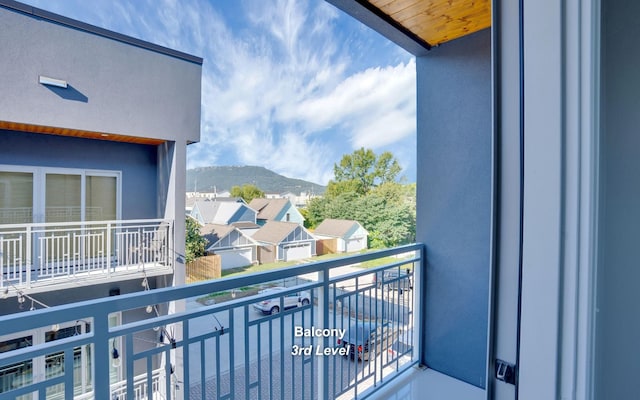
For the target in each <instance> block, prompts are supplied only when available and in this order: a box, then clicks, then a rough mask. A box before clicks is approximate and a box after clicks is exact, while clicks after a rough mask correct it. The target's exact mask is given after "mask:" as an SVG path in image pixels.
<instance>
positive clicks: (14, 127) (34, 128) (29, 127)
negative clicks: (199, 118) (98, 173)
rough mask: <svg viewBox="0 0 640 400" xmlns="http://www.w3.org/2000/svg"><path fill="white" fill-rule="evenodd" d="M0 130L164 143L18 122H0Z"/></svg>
mask: <svg viewBox="0 0 640 400" xmlns="http://www.w3.org/2000/svg"><path fill="white" fill-rule="evenodd" d="M0 129H6V130H9V131H20V132H31V133H43V134H47V135H58V136H72V137H79V138H85V139H98V140H109V141H112V142H125V143H136V144H146V145H152V146H157V145H159V144H162V143H164V142H165V141H164V140H162V139H152V138H144V137H136V136H127V135H118V134H113V133H104V132H92V131H83V130H78V129H69V128H58V127H52V126H44V125H33V124H23V123H19V122H9V121H0Z"/></svg>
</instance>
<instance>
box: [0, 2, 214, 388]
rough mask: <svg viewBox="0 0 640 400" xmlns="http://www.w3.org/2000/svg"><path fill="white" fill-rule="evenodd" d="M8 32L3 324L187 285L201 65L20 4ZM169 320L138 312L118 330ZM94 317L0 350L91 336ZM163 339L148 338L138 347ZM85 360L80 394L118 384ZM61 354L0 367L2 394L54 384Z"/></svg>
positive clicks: (5, 26) (13, 8) (161, 309)
mask: <svg viewBox="0 0 640 400" xmlns="http://www.w3.org/2000/svg"><path fill="white" fill-rule="evenodd" d="M0 26H2V29H1V30H2V34H1V35H0V36H1V38H0V43H1V44H0V47H1V48H2V54H3V56H2V57H1V58H0V70H2V75H1V76H0V83H1V86H2V96H1V97H0V291H2V293H3V299H2V300H0V315H3V316H6V315H8V314H12V313H22V312H29V310H35V309H39V308H42V307H49V306H56V305H60V304H66V303H72V302H78V301H83V300H92V299H98V298H104V297H109V296H122V295H125V294H127V293H132V292H138V291H143V290H148V289H153V288H161V287H166V286H172V285H174V284H176V285H179V284H183V283H184V280H185V277H184V256H183V255H184V246H185V244H184V242H185V241H184V234H185V227H184V209H185V204H184V195H183V193H185V165H186V147H187V145H188V144H190V143H194V142H197V141H198V140H199V138H200V84H201V69H202V59H201V58H199V57H195V56H192V55H189V54H185V53H182V52H179V51H176V50H172V49H168V48H165V47H161V46H158V45H155V44H152V43H148V42H145V41H142V40H138V39H135V38H132V37H128V36H124V35H121V34H119V33H116V32H111V31H107V30H105V29H102V28H98V27H95V26H91V25H88V24H85V23H83V22H79V21H75V20H71V19H69V18H66V17H62V16H59V15H55V14H53V13H50V12H47V11H44V10H40V9H38V8H35V7H31V6H28V5H25V4H21V3H18V2H14V1H10V0H1V1H0ZM160 83H161V84H160ZM145 311H148V312H145ZM166 312H167V307H166V305H165V306H154V307H151V308H150V309H149V310H145V308H144V307H143V308H141V309H132V310H128V311H122V312H118V313H114V314H113V315H112V316H111V317H110V320H109V323H110V324H111V325H113V326H115V325H119V324H120V323H123V322H127V321H135V320H139V319H145V318H149V317H150V316H155V315H156V314H162V313H166ZM90 317H91V316H87V319H83V320H77V321H69V322H65V323H61V324H59V325H56V326H55V327H54V328H50V329H40V330H34V331H28V332H22V333H15V334H12V335H10V336H1V337H0V342H2V343H4V344H7V343H12V345H11V346H9V347H12V346H13V347H18V348H20V347H22V346H28V345H31V344H34V345H35V344H41V343H45V342H49V341H51V340H57V339H62V338H64V337H67V336H70V335H73V334H78V333H84V332H86V331H88V330H91V331H93V327H94V322H93V321H92V320H91V318H90ZM157 340H158V338H157V332H154V331H152V330H149V331H147V332H144V333H141V335H140V340H136V341H135V343H134V344H133V346H134V347H135V349H143V348H146V347H149V346H152V347H153V346H154V345H153V343H154V342H155V343H157ZM112 345H113V347H114V349H115V348H119V349H121V350H122V349H123V347H122V346H124V343H122V342H120V341H119V340H115V339H114V341H113V343H112ZM3 348H4V349H6V347H3ZM0 351H4V350H0ZM88 351H89V348H88V347H86V348H85V346H83V347H78V348H76V349H75V350H74V360H73V361H71V363H72V364H73V365H74V368H73V369H74V370H75V371H77V373H78V374H80V375H81V376H82V379H79V380H76V381H75V383H74V385H75V387H74V388H75V393H76V395H79V394H85V395H86V396H89V395H88V393H89V392H90V391H91V390H92V389H91V382H90V380H91V379H92V377H93V376H96V375H98V374H101V373H102V374H110V376H111V380H112V382H115V381H118V380H119V379H121V377H122V371H121V368H118V367H112V368H111V369H110V370H107V369H106V368H104V366H102V365H101V366H97V365H93V366H92V365H90V364H91V362H90V360H91V357H89V355H88V354H86V353H87V352H88ZM64 357H65V355H64V354H63V353H55V354H53V353H52V354H50V355H46V356H42V357H38V358H37V359H34V360H33V361H32V362H30V363H26V364H23V363H20V364H19V365H17V364H16V365H14V366H13V367H12V366H9V367H5V368H3V369H2V371H0V392H2V391H3V390H4V388H6V387H8V386H7V385H9V386H11V385H13V383H12V382H14V383H15V379H16V376H17V375H16V374H20V378H21V379H24V380H25V381H27V380H29V381H37V380H41V379H43V377H44V376H45V370H46V374H47V376H49V373H50V368H53V367H52V365H53V364H52V363H57V364H56V365H61V364H60V363H61V362H63V360H64ZM159 363H160V358H159V357H155V358H154V359H153V366H154V367H158V366H159ZM63 364H64V362H63ZM105 366H106V364H105ZM93 367H95V368H93ZM59 386H60V385H58V386H57V387H56V388H58V389H59ZM14 387H15V386H14ZM56 388H53V389H47V395H48V396H49V395H53V394H55V393H57V391H58V389H56ZM98 397H100V396H98ZM87 398H88V397H87Z"/></svg>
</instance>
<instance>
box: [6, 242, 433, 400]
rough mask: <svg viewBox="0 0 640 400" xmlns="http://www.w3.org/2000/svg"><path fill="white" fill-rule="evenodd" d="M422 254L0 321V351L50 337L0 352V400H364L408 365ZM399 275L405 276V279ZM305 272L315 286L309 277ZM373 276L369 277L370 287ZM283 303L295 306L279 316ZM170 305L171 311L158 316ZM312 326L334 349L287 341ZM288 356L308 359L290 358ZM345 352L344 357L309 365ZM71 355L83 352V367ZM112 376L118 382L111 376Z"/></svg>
mask: <svg viewBox="0 0 640 400" xmlns="http://www.w3.org/2000/svg"><path fill="white" fill-rule="evenodd" d="M422 252H423V246H422V245H420V244H415V245H408V246H403V247H399V248H394V249H387V250H382V251H378V252H372V253H366V254H361V255H356V256H348V257H344V258H340V259H332V260H327V261H321V262H313V263H308V264H302V265H298V266H295V267H290V268H285V269H281V270H275V271H269V272H263V273H259V274H251V275H244V276H239V277H235V278H224V279H219V280H214V281H209V282H202V283H198V284H192V285H187V286H181V287H173V288H164V289H156V290H152V291H145V292H139V293H133V294H126V295H122V296H116V297H111V298H105V299H96V300H94V301H90V302H83V303H76V304H69V305H64V306H58V307H52V308H48V309H39V310H34V311H28V312H21V313H18V314H12V315H7V316H3V317H0V322H1V323H0V341H2V343H3V344H8V343H17V342H15V340H16V338H21V337H24V336H25V335H28V334H29V332H32V331H36V330H38V329H39V330H42V331H47V338H49V339H48V340H47V341H44V340H43V341H42V343H31V342H29V343H27V344H26V345H24V346H22V347H21V346H18V345H16V346H14V347H17V348H15V350H9V349H8V347H7V348H6V350H5V351H4V352H1V353H0V383H3V384H2V385H0V400H2V399H13V398H16V397H17V396H22V395H27V396H26V397H25V398H30V394H31V393H40V395H41V397H44V395H45V394H47V393H49V395H52V393H55V394H56V395H59V396H60V398H67V399H71V398H74V396H75V398H84V397H92V396H93V397H95V398H111V397H112V395H113V394H114V393H115V392H114V390H116V388H117V390H118V394H117V395H118V396H120V397H119V398H127V399H143V398H148V397H150V396H149V392H153V396H152V397H153V398H161V399H173V398H186V399H211V398H217V399H244V398H251V399H253V398H265V399H266V398H296V399H324V398H340V399H350V398H366V397H369V396H373V395H375V393H376V392H377V391H379V390H380V389H381V388H385V387H387V386H389V385H390V384H393V382H394V379H396V378H397V377H401V376H403V373H405V372H407V371H412V370H413V368H412V367H413V366H415V365H416V364H417V362H418V355H419V351H418V348H419V345H418V343H419V340H418V339H419V337H420V332H419V327H420V323H419V320H418V317H419V315H420V313H419V312H416V305H417V304H419V299H420V288H419V287H418V286H416V287H413V284H412V283H411V282H412V280H413V282H419V276H420V273H421V270H422V268H421V265H422V260H423V256H422ZM396 257H399V258H396ZM378 259H384V261H385V262H386V263H385V264H384V265H382V266H379V267H375V268H369V269H366V268H359V269H358V268H353V269H352V270H351V271H350V272H349V273H347V274H342V275H338V276H335V275H334V274H332V273H331V272H332V270H335V269H339V268H340V267H344V266H347V265H354V264H357V263H359V262H364V261H368V260H378ZM407 268H409V273H404V272H403V271H405V270H406V269H407ZM384 271H394V272H395V274H385V273H384ZM401 271H402V273H400V272H401ZM309 274H314V275H315V277H316V279H309ZM373 276H377V277H379V279H377V280H376V281H375V282H372V277H373ZM393 276H395V277H393ZM271 285H278V286H283V287H285V289H282V290H281V291H279V292H278V293H274V292H273V291H267V292H263V293H259V294H257V295H252V296H249V297H244V298H235V299H232V300H230V301H225V302H217V303H216V304H212V305H202V304H200V303H196V302H195V301H194V300H193V299H194V298H199V297H202V296H206V295H209V294H211V293H214V294H220V293H230V292H233V291H242V290H245V289H246V288H248V287H254V288H255V287H258V288H264V287H268V286H271ZM217 297H218V296H214V298H217ZM291 298H293V301H294V302H293V305H294V307H293V308H290V309H286V310H285V305H286V304H287V301H288V300H289V299H291ZM303 299H309V300H311V301H310V302H304V301H303ZM264 301H266V302H272V304H277V305H279V309H280V310H278V311H279V312H277V313H274V314H271V315H262V314H261V313H259V312H258V311H257V310H256V309H255V308H254V305H255V304H256V303H260V302H264ZM169 304H172V305H173V306H172V307H171V308H172V309H173V310H174V312H173V313H170V314H167V315H164V314H161V313H159V312H158V310H160V309H165V305H169ZM145 308H146V309H147V312H149V314H145V313H144V311H142V313H143V314H142V315H145V316H146V317H147V318H146V319H137V320H135V321H124V323H121V324H116V325H113V324H112V323H111V322H112V321H111V320H110V316H111V315H113V314H114V313H119V312H124V311H127V310H145ZM154 310H155V312H153V311H154ZM52 326H56V327H63V326H68V327H69V328H66V329H67V331H66V332H67V334H66V335H58V336H57V337H56V332H61V331H62V330H59V331H58V330H54V329H52ZM74 326H75V328H74ZM79 326H84V328H81V329H78V327H79ZM352 326H353V327H352ZM314 327H315V328H320V329H325V328H326V329H344V330H345V334H346V335H345V336H344V337H343V340H344V341H341V342H338V341H337V337H336V336H337V335H338V334H337V333H331V335H330V336H332V337H323V336H317V335H312V336H304V335H300V334H298V333H296V332H298V329H313V328H314ZM364 327H372V328H373V329H372V331H371V334H370V335H369V334H367V335H365V334H363V333H359V332H361V331H360V328H364ZM378 328H379V329H378ZM58 329H59V328H58ZM352 330H353V331H352ZM347 332H352V334H351V339H349V340H350V341H352V342H353V343H354V345H353V346H351V345H350V344H347V343H345V342H346V340H347V338H349V335H348V334H347ZM143 339H144V340H143ZM12 340H13V341H14V342H11V341H12ZM140 343H145V344H146V345H145V346H140ZM296 346H297V347H298V348H300V349H307V348H309V349H311V350H309V353H308V354H307V353H304V354H299V355H298V354H292V352H293V349H294V348H295V347H296ZM346 349H349V351H350V352H352V353H351V354H352V355H353V358H351V357H350V356H347V357H344V356H340V355H335V356H334V355H327V356H324V355H318V352H320V353H322V352H324V351H328V352H334V351H338V350H342V351H346ZM78 354H84V355H83V357H85V358H84V359H83V360H84V361H82V362H81V361H80V360H81V357H80V356H78ZM52 355H55V359H56V360H57V364H55V365H59V364H62V365H63V366H64V368H60V367H57V368H55V369H54V368H53V367H51V368H50V367H49V366H50V365H54V364H52V363H51V362H48V361H47V362H45V360H51V359H52ZM74 355H75V356H74ZM358 359H360V360H358ZM116 361H117V363H116ZM112 364H114V365H115V364H117V366H113V365H112ZM38 366H40V367H38ZM27 367H28V368H27ZM38 368H40V369H39V370H38ZM85 370H86V371H91V372H90V373H87V374H86V375H87V376H91V377H93V378H92V379H88V380H87V379H84V380H83V381H82V382H80V376H81V374H79V373H78V371H85ZM3 371H4V372H3ZM67 371H68V372H67ZM71 371H73V372H71ZM115 371H117V374H116V375H119V376H121V379H117V377H114V373H115ZM110 375H111V377H110ZM65 387H66V388H73V389H72V390H66V391H65V390H64V388H65ZM125 387H126V389H125ZM148 388H151V389H149V390H148ZM141 393H144V395H143V394H141Z"/></svg>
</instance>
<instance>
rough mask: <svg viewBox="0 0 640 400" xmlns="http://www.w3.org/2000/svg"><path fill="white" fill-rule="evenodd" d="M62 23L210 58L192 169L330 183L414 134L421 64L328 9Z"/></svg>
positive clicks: (112, 3) (107, 8) (95, 5)
mask: <svg viewBox="0 0 640 400" xmlns="http://www.w3.org/2000/svg"><path fill="white" fill-rule="evenodd" d="M31 2H32V3H33V4H35V5H36V6H40V7H49V9H52V7H51V6H50V4H49V3H48V2H47V3H46V4H45V3H43V4H40V5H38V3H40V1H39V0H32V1H31ZM230 4H233V5H234V6H235V7H237V8H238V9H237V11H235V10H234V12H233V13H230V12H229V9H230V8H231V7H232V6H231V5H230ZM55 7H57V8H55ZM225 7H226V8H225ZM225 10H226V13H225ZM53 11H54V12H60V13H62V14H63V15H68V16H70V17H72V18H78V19H80V20H84V21H86V22H88V23H93V24H97V25H100V26H103V27H105V28H107V29H112V30H115V31H118V32H121V33H124V34H129V35H133V36H136V37H139V38H141V39H143V40H148V41H151V42H154V43H158V44H160V45H164V46H168V47H172V48H176V49H178V50H181V51H185V52H188V53H192V54H195V55H198V56H201V57H203V58H204V65H203V75H202V124H201V126H202V129H201V142H200V143H198V144H194V145H191V146H189V151H188V166H189V167H196V166H208V165H224V164H253V165H262V166H265V167H267V168H270V169H273V170H274V171H276V172H279V173H282V174H285V175H288V176H291V177H295V178H303V179H308V180H312V181H314V182H318V183H326V182H327V180H328V179H329V178H330V177H331V175H332V167H333V163H334V162H337V161H339V159H340V157H341V156H342V155H343V154H345V153H349V152H351V151H352V150H353V149H355V148H359V147H370V148H373V149H379V150H386V149H388V148H391V147H389V146H394V145H395V146H397V145H398V143H401V142H402V141H406V138H407V137H410V136H411V135H413V134H415V110H416V106H415V62H414V61H413V59H412V58H410V57H409V56H408V55H405V56H404V57H399V53H398V51H397V50H396V49H395V48H394V47H393V46H392V47H389V45H388V44H384V43H383V44H380V43H381V42H380V41H379V40H378V39H377V36H376V35H377V34H372V33H370V32H369V36H367V34H368V31H367V30H366V29H363V28H362V27H359V26H357V25H353V24H354V22H353V21H351V20H350V19H349V17H346V16H344V15H341V14H340V13H339V12H338V11H337V10H336V9H335V8H333V7H332V6H330V5H328V4H326V3H325V2H324V1H300V0H272V1H264V0H246V1H244V2H234V3H229V2H227V1H226V0H209V1H207V0H197V1H189V2H181V1H176V0H161V1H153V0H145V1H142V0H139V1H131V0H129V1H127V0H119V1H116V0H109V1H106V0H104V1H97V0H96V1H95V2H84V1H80V0H76V1H64V2H59V3H58V2H54V7H53ZM78 14H80V15H78ZM83 15H85V16H86V18H83ZM349 24H351V25H349ZM354 26H355V28H354ZM363 37H365V38H364V39H363ZM376 41H377V42H376ZM376 43H377V44H376ZM376 46H378V49H379V48H381V47H382V48H385V49H387V51H388V53H389V54H388V60H387V61H386V64H385V63H382V64H381V65H380V66H375V64H372V61H371V59H373V58H375V59H376V60H380V59H384V58H385V57H383V56H381V55H380V54H379V53H378V54H375V57H373V55H372V54H373V53H372V52H374V51H376ZM356 60H357V61H356ZM397 60H400V61H397ZM362 62H367V63H368V64H361V63H362ZM390 63H394V65H389V64H390ZM403 153H404V152H403ZM414 160H415V159H413V160H412V162H415V161H414Z"/></svg>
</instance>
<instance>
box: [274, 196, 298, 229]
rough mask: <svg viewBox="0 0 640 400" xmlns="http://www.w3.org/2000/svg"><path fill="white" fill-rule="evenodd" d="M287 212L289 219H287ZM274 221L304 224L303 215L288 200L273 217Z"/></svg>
mask: <svg viewBox="0 0 640 400" xmlns="http://www.w3.org/2000/svg"><path fill="white" fill-rule="evenodd" d="M287 213H289V221H287ZM275 220H276V221H282V222H295V223H296V224H300V225H302V224H304V217H303V216H302V214H300V211H298V209H297V208H296V206H294V205H293V204H291V202H289V204H288V205H287V206H285V207H283V208H282V211H280V214H278V216H277V217H276V218H275Z"/></svg>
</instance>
